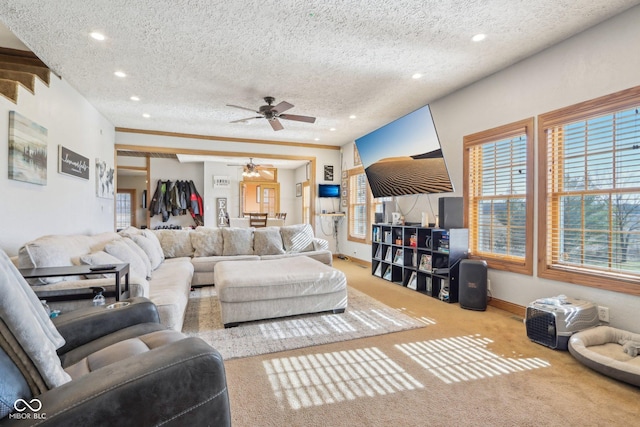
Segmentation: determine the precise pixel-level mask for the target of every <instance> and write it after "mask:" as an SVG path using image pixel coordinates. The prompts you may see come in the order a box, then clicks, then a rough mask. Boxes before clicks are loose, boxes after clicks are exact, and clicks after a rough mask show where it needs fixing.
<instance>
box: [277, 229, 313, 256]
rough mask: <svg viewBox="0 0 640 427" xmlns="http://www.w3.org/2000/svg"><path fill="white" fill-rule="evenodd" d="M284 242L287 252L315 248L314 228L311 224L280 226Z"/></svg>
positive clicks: (305, 250) (306, 250)
mask: <svg viewBox="0 0 640 427" xmlns="http://www.w3.org/2000/svg"><path fill="white" fill-rule="evenodd" d="M280 234H282V243H283V244H284V250H285V251H286V252H287V253H298V252H309V251H312V250H313V239H314V236H313V229H312V228H311V225H310V224H296V225H285V226H283V227H280Z"/></svg>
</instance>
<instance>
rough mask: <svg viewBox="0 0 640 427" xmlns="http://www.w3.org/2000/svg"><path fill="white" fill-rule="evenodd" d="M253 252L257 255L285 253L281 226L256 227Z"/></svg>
mask: <svg viewBox="0 0 640 427" xmlns="http://www.w3.org/2000/svg"><path fill="white" fill-rule="evenodd" d="M253 252H254V253H255V254H256V255H278V254H283V253H284V247H283V245H282V236H281V235H280V227H264V228H256V229H255V230H254V232H253Z"/></svg>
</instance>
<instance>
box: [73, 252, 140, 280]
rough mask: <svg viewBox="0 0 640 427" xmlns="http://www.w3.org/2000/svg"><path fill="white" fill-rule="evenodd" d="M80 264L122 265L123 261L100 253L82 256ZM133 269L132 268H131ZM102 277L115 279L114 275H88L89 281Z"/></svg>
mask: <svg viewBox="0 0 640 427" xmlns="http://www.w3.org/2000/svg"><path fill="white" fill-rule="evenodd" d="M80 262H81V263H82V264H86V265H105V264H122V260H120V259H118V258H116V257H114V256H113V255H109V254H108V253H106V252H105V251H98V252H94V253H92V254H87V255H82V256H81V257H80ZM129 268H131V266H129ZM100 277H113V274H92V275H90V276H89V275H88V276H87V278H89V279H96V278H100Z"/></svg>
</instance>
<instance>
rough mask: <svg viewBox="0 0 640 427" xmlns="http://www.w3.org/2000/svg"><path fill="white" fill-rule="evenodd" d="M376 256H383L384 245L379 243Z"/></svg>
mask: <svg viewBox="0 0 640 427" xmlns="http://www.w3.org/2000/svg"><path fill="white" fill-rule="evenodd" d="M374 258H378V259H380V258H382V245H378V248H377V249H376V256H375V257H374Z"/></svg>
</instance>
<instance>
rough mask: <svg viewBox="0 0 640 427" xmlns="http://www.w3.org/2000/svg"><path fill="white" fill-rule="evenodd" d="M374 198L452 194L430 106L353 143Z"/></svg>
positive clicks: (451, 186)
mask: <svg viewBox="0 0 640 427" xmlns="http://www.w3.org/2000/svg"><path fill="white" fill-rule="evenodd" d="M356 148H357V149H358V154H359V155H360V159H361V160H362V166H363V167H364V171H365V174H366V175H367V181H368V182H369V187H370V188H371V192H372V193H373V197H375V198H378V197H391V196H404V195H408V194H423V193H448V192H452V191H453V185H452V184H451V179H450V178H449V172H448V171H447V165H446V164H445V161H444V157H443V156H442V149H441V148H440V140H439V139H438V134H437V132H436V127H435V124H434V123H433V118H432V117H431V110H430V108H429V105H425V106H424V107H422V108H419V109H417V110H415V111H413V112H412V113H409V114H407V115H406V116H403V117H400V118H399V119H397V120H395V121H393V122H391V123H389V124H387V125H385V126H383V127H381V128H379V129H377V130H374V131H373V132H371V133H369V134H367V135H365V136H363V137H361V138H358V139H356Z"/></svg>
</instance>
